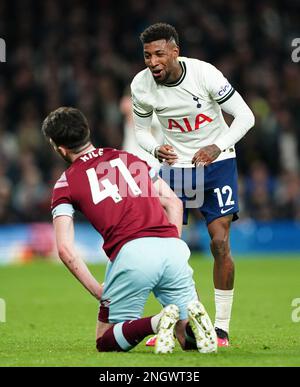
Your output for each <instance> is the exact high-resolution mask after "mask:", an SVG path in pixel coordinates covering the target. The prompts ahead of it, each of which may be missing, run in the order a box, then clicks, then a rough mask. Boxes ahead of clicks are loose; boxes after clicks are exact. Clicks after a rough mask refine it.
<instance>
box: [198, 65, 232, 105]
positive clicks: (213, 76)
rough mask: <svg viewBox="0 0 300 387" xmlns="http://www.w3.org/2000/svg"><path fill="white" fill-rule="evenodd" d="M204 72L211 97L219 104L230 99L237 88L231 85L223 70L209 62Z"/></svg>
mask: <svg viewBox="0 0 300 387" xmlns="http://www.w3.org/2000/svg"><path fill="white" fill-rule="evenodd" d="M204 73H205V74H204V82H205V85H206V90H207V92H208V94H209V95H210V97H211V98H212V99H213V100H214V101H216V102H217V103H218V104H222V103H224V102H226V101H228V100H229V98H230V97H231V96H232V95H233V94H234V92H235V89H234V88H233V87H232V86H231V84H230V83H229V81H228V80H227V79H226V78H225V77H224V75H223V74H222V73H221V71H220V70H218V69H217V68H216V67H215V66H213V65H211V64H209V63H207V64H206V66H205V72H204Z"/></svg>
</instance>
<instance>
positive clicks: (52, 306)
mask: <svg viewBox="0 0 300 387" xmlns="http://www.w3.org/2000/svg"><path fill="white" fill-rule="evenodd" d="M299 258H300V257H299V256H298V257H297V256H294V257H290V256H287V257H284V256H282V257H272V258H271V257H267V256H257V257H255V258H254V257H251V258H249V259H240V258H239V257H236V260H235V262H236V283H235V299H234V305H233V311H232V323H231V332H230V337H231V346H230V347H229V348H222V349H220V350H219V351H218V353H217V354H207V355H202V354H199V353H198V352H197V351H189V352H183V351H182V350H181V349H180V348H179V346H177V347H176V349H175V351H174V353H173V354H168V355H155V354H154V353H153V350H152V348H149V347H145V345H144V343H145V342H142V343H140V344H139V345H138V346H137V347H136V348H134V349H133V350H132V351H130V352H127V353H98V352H97V351H96V349H95V341H94V334H95V322H96V317H97V310H98V305H97V301H96V300H94V299H93V298H92V297H91V296H90V295H89V294H88V293H87V292H86V291H85V290H84V289H83V288H82V287H81V285H80V284H79V283H77V281H76V280H75V279H74V278H73V276H72V275H71V274H69V273H68V272H67V269H66V268H65V267H64V266H63V265H59V264H57V263H51V262H43V261H39V262H34V263H31V264H27V265H11V266H3V267H0V298H2V299H4V300H5V302H6V322H5V323H4V322H1V323H0V366H97V367H108V366H114V367H122V366H123V367H125V366H128V367H137V366H143V367H153V366H154V367H155V366H161V367H169V366H180V367H185V366H187V367H190V366H193V367H201V366H300V322H293V320H292V312H293V309H295V307H293V306H292V301H293V299H295V298H300V259H299ZM190 262H191V265H192V266H193V268H194V278H195V281H196V284H197V288H198V291H199V293H200V297H201V300H202V302H203V303H204V304H205V305H206V308H207V310H208V312H209V314H210V316H211V318H212V320H213V318H214V302H213V284H212V259H204V258H203V257H200V256H199V255H193V257H192V258H191V261H190ZM91 271H92V272H93V274H94V275H95V276H96V278H98V279H99V281H101V282H102V281H103V276H104V266H103V265H97V266H91ZM299 306H300V305H299ZM159 310H160V306H159V304H158V303H157V302H156V301H155V299H154V298H150V299H149V301H148V303H147V305H146V308H145V315H151V314H155V313H156V312H158V311H159ZM296 312H297V311H296ZM294 315H296V317H297V316H298V317H299V318H300V311H299V313H298V314H297V313H295V311H294ZM294 320H295V319H294Z"/></svg>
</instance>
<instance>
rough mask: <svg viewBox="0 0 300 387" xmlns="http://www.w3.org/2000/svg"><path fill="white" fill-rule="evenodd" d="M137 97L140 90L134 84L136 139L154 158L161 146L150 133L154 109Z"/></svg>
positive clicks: (132, 96) (133, 102)
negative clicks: (158, 147) (157, 148)
mask: <svg viewBox="0 0 300 387" xmlns="http://www.w3.org/2000/svg"><path fill="white" fill-rule="evenodd" d="M137 95H138V90H135V86H134V83H132V84H131V98H132V110H133V121H134V127H135V135H136V139H137V142H138V144H139V145H140V146H141V147H142V148H143V149H144V150H145V151H146V152H148V153H150V154H152V155H153V156H154V152H155V149H156V147H157V146H159V143H158V142H157V141H156V139H155V138H154V136H153V135H152V133H151V131H150V128H151V124H152V115H153V107H152V106H149V105H146V104H145V103H143V102H142V100H141V98H138V97H137Z"/></svg>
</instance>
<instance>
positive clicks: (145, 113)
mask: <svg viewBox="0 0 300 387" xmlns="http://www.w3.org/2000/svg"><path fill="white" fill-rule="evenodd" d="M131 98H132V110H133V113H134V114H136V115H137V116H138V117H141V118H147V117H152V114H153V108H152V106H149V105H147V104H145V103H144V102H143V101H142V100H141V99H140V98H139V97H138V90H136V89H135V87H134V84H133V83H132V84H131Z"/></svg>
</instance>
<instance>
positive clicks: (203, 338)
mask: <svg viewBox="0 0 300 387" xmlns="http://www.w3.org/2000/svg"><path fill="white" fill-rule="evenodd" d="M187 309H188V316H189V324H190V326H191V328H192V331H193V333H194V336H195V339H196V344H197V348H198V351H199V352H200V353H211V352H217V350H218V339H217V335H216V331H215V328H214V326H213V325H212V323H211V321H210V318H209V316H208V314H207V312H206V310H205V308H204V306H203V305H202V304H201V302H200V301H198V300H195V301H191V302H190V303H189V304H188V307H187Z"/></svg>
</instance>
